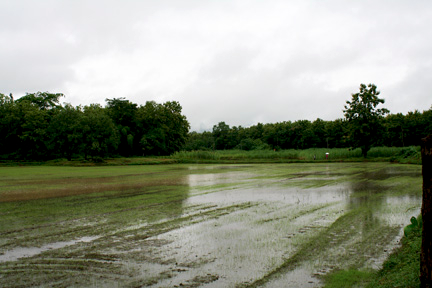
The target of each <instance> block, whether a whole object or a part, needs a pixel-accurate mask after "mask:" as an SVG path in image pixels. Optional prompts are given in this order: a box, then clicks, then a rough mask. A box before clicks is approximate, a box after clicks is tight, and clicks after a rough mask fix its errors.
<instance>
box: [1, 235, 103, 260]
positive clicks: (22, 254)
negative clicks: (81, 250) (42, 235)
mask: <svg viewBox="0 0 432 288" xmlns="http://www.w3.org/2000/svg"><path fill="white" fill-rule="evenodd" d="M98 238H100V237H99V236H92V237H81V238H79V239H76V240H72V241H61V242H54V243H50V244H46V245H43V246H42V247H18V248H15V249H12V250H7V251H6V252H5V253H4V254H3V255H0V262H10V261H16V260H18V259H21V258H29V257H33V256H36V255H38V254H41V253H43V252H45V251H48V250H54V249H61V248H64V247H67V246H72V245H75V244H77V243H88V242H92V241H94V240H96V239H98Z"/></svg>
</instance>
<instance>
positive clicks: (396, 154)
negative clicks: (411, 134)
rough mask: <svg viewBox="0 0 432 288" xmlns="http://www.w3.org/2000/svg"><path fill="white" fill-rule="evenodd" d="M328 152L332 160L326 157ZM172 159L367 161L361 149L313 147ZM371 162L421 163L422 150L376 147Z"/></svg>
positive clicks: (198, 154) (199, 153) (186, 153)
mask: <svg viewBox="0 0 432 288" xmlns="http://www.w3.org/2000/svg"><path fill="white" fill-rule="evenodd" d="M326 153H329V157H328V158H326ZM171 159H175V160H177V161H179V162H183V163H191V162H201V163H214V162H221V163H233V162H234V163H246V162H247V163H258V162H264V163H269V162H275V163H277V162H324V161H325V162H328V161H329V162H340V161H365V158H364V157H363V156H362V154H361V150H360V149H359V148H357V149H354V150H350V149H347V148H332V149H326V148H311V149H305V150H294V149H289V150H278V151H274V150H251V151H244V150H216V151H181V152H177V153H174V154H173V155H172V156H171ZM366 160H367V161H386V162H400V163H414V164H420V163H421V159H420V149H419V147H373V148H372V149H371V150H370V151H369V153H368V157H367V158H366Z"/></svg>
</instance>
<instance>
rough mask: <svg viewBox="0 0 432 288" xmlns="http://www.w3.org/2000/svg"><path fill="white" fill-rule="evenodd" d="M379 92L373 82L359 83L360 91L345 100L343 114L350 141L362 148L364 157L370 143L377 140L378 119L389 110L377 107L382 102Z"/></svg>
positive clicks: (370, 145) (379, 127)
mask: <svg viewBox="0 0 432 288" xmlns="http://www.w3.org/2000/svg"><path fill="white" fill-rule="evenodd" d="M379 94H380V92H379V91H378V90H377V87H376V85H374V84H369V85H367V86H366V85H365V84H361V85H360V92H359V93H355V94H351V95H352V99H351V101H346V104H347V105H345V110H344V113H345V114H344V115H345V118H346V119H347V120H348V123H349V126H348V127H349V136H350V141H351V143H352V144H353V146H354V147H359V148H361V150H362V154H363V156H364V157H367V153H368V151H369V150H370V148H371V147H372V145H373V144H374V143H375V142H376V141H377V137H378V136H379V134H378V132H379V131H380V129H381V126H380V124H381V123H380V121H381V119H382V118H383V116H384V115H385V114H387V113H389V111H388V110H387V109H385V108H377V106H378V105H379V104H382V103H384V99H380V98H379V97H378V95H379Z"/></svg>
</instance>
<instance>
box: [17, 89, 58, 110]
mask: <svg viewBox="0 0 432 288" xmlns="http://www.w3.org/2000/svg"><path fill="white" fill-rule="evenodd" d="M63 96H64V95H63V94H62V93H49V92H36V93H30V94H29V93H27V94H26V95H25V96H23V97H21V98H19V99H17V100H16V102H17V103H21V102H24V101H27V102H30V103H31V104H33V105H36V106H37V107H38V108H39V109H41V110H49V109H53V108H56V107H58V106H59V103H60V97H63Z"/></svg>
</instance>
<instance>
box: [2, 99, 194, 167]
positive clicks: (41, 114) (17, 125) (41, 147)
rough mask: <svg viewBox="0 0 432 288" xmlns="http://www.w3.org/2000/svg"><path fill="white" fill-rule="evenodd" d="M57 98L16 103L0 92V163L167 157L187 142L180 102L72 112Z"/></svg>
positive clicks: (114, 102)
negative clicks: (109, 157) (120, 157)
mask: <svg viewBox="0 0 432 288" xmlns="http://www.w3.org/2000/svg"><path fill="white" fill-rule="evenodd" d="M63 96H64V95H63V94H61V93H48V92H37V93H31V94H26V95H25V96H23V97H21V98H19V99H16V100H14V98H13V95H9V96H6V95H4V94H1V93H0V159H12V160H18V159H19V160H47V159H56V158H67V159H69V160H71V159H72V158H85V159H93V160H95V159H101V158H104V157H108V156H117V155H118V156H125V157H129V156H136V155H139V156H142V155H169V154H172V153H173V152H175V151H178V150H180V149H181V148H182V147H183V145H184V144H185V143H186V139H187V136H188V132H189V127H190V126H189V122H188V121H187V119H186V117H185V116H184V115H182V114H181V112H182V107H181V106H180V104H179V103H178V102H175V101H169V102H165V103H163V104H158V103H156V102H154V101H147V102H146V103H145V105H140V106H138V105H137V104H135V103H132V102H130V101H128V100H126V99H124V98H114V99H106V105H105V107H102V106H101V105H100V104H91V105H88V106H84V107H82V106H77V107H73V106H72V105H71V104H67V103H65V104H64V105H61V104H60V98H61V97H63Z"/></svg>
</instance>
